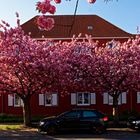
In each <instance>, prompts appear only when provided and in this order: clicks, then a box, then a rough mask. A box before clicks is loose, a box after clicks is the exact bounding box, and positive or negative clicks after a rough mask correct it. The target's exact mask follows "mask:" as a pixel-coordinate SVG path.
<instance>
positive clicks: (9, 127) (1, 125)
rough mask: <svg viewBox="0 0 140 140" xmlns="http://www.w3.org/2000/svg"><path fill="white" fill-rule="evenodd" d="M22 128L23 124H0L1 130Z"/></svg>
mask: <svg viewBox="0 0 140 140" xmlns="http://www.w3.org/2000/svg"><path fill="white" fill-rule="evenodd" d="M22 128H23V125H22V124H0V130H19V129H22Z"/></svg>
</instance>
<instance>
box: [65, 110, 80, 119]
mask: <svg viewBox="0 0 140 140" xmlns="http://www.w3.org/2000/svg"><path fill="white" fill-rule="evenodd" d="M64 117H66V118H79V117H81V112H80V111H71V112H68V113H66V114H65V115H64Z"/></svg>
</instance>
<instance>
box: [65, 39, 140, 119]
mask: <svg viewBox="0 0 140 140" xmlns="http://www.w3.org/2000/svg"><path fill="white" fill-rule="evenodd" d="M112 43H113V44H112V46H110V44H109V43H107V46H106V47H101V46H98V44H97V43H96V42H92V40H89V41H88V42H86V41H83V42H77V41H73V42H72V43H69V44H67V45H66V44H65V49H64V50H65V51H64V52H63V57H64V58H65V62H63V71H64V72H65V74H64V75H63V76H65V78H64V79H65V80H64V81H65V83H67V84H66V85H65V86H66V87H67V88H66V89H67V90H69V91H71V92H72V91H74V92H75V91H76V92H77V91H89V92H94V91H97V90H98V91H100V92H102V93H103V92H108V94H109V95H110V96H111V97H112V98H113V111H112V114H113V116H114V118H115V120H116V121H117V120H118V102H119V96H120V95H121V94H122V92H129V91H131V90H132V89H133V90H137V89H138V88H139V86H140V61H139V59H140V37H136V38H135V39H132V40H131V39H129V40H128V41H127V42H125V43H119V42H115V41H112Z"/></svg>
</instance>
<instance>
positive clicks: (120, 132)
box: [0, 128, 140, 140]
mask: <svg viewBox="0 0 140 140" xmlns="http://www.w3.org/2000/svg"><path fill="white" fill-rule="evenodd" d="M0 140H140V133H137V132H135V131H132V130H130V129H127V128H126V129H115V128H114V129H108V131H107V133H105V134H102V135H97V134H63V135H62V134H61V135H60V134H59V135H56V136H47V135H41V134H40V133H38V132H37V131H36V130H16V131H14V130H7V131H0Z"/></svg>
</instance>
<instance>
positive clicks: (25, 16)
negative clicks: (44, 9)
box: [0, 0, 140, 33]
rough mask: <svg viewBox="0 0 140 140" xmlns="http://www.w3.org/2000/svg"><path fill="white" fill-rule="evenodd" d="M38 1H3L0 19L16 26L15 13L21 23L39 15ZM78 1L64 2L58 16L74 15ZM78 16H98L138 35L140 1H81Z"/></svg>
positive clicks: (0, 4)
mask: <svg viewBox="0 0 140 140" xmlns="http://www.w3.org/2000/svg"><path fill="white" fill-rule="evenodd" d="M37 1H38V0H1V3H0V19H3V20H5V21H7V22H8V23H10V25H11V26H12V27H14V26H16V17H15V12H18V13H19V14H20V19H21V23H24V22H26V21H28V20H29V19H30V18H32V17H34V16H36V15H38V12H37V11H36V10H35V4H36V2H37ZM75 3H76V0H71V1H69V0H67V1H66V0H62V3H61V4H59V5H56V6H57V12H56V15H59V14H63V15H66V14H69V15H71V14H73V13H74V9H75ZM77 14H90V15H92V14H93V15H98V16H100V17H102V18H104V19H106V20H107V21H109V22H111V23H112V24H114V25H116V26H118V27H120V28H121V29H123V30H125V31H127V32H129V33H137V30H136V28H137V26H139V28H140V0H118V2H117V1H116V0H112V1H111V2H108V3H107V4H106V3H104V0H97V2H96V3H95V4H88V3H87V0H79V5H78V11H77Z"/></svg>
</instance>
